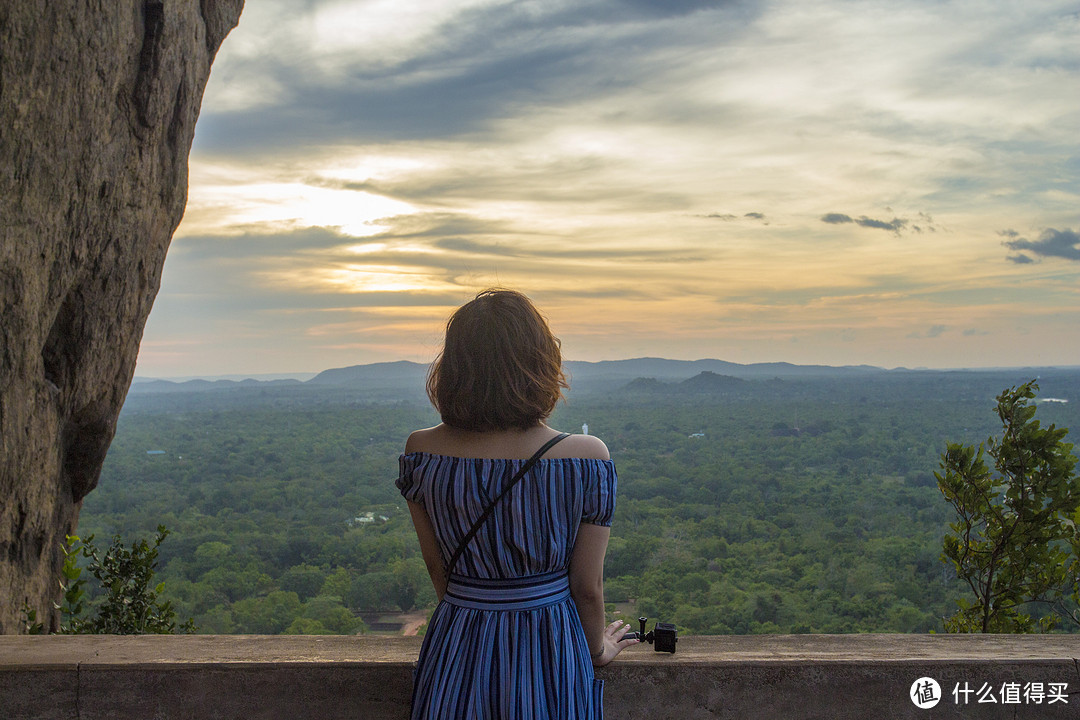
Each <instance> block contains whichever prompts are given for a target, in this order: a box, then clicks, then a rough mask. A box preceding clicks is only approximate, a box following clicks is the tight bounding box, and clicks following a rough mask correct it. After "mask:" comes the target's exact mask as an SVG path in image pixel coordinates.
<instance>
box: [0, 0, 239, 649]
mask: <svg viewBox="0 0 1080 720" xmlns="http://www.w3.org/2000/svg"><path fill="white" fill-rule="evenodd" d="M242 7H243V0H169V2H165V1H164V0H78V1H73V2H69V1H67V0H64V1H62V2H57V1H56V0H3V2H0V633H12V632H18V631H19V630H20V628H21V626H22V623H21V622H20V617H21V612H20V608H21V606H22V604H23V602H28V603H29V605H30V606H31V607H33V608H36V610H37V611H38V615H39V618H40V617H45V618H47V624H50V623H55V620H56V618H55V617H53V613H51V612H50V608H51V604H52V602H53V601H54V600H55V599H56V598H57V595H58V593H57V587H58V585H57V580H58V579H59V569H60V564H61V554H60V544H61V542H62V541H63V538H64V536H65V534H66V533H67V532H70V530H71V528H73V527H74V526H75V523H76V520H77V518H78V512H79V506H80V503H81V500H82V498H83V497H84V496H85V495H86V494H87V493H88V492H90V491H91V490H92V489H93V488H94V486H95V485H96V484H97V478H98V473H99V471H100V469H101V464H102V462H103V461H104V459H105V453H106V450H107V449H108V447H109V443H110V442H111V440H112V436H113V432H114V429H115V425H116V417H117V415H118V413H119V411H120V407H121V405H122V403H123V400H124V396H125V394H126V393H127V389H128V385H129V384H130V382H131V376H132V373H133V372H134V368H135V359H136V355H137V354H138V349H139V341H140V339H141V337H142V331H143V325H144V323H145V321H146V317H147V315H148V314H149V312H150V307H151V305H152V303H153V300H154V296H155V295H156V293H157V290H158V284H159V280H160V277H161V268H162V264H163V263H164V260H165V253H166V250H167V249H168V247H169V241H170V239H171V238H172V234H173V231H174V230H175V229H176V226H177V224H179V222H180V218H181V217H182V216H183V212H184V204H185V201H186V197H187V157H188V152H189V149H190V147H191V140H192V136H193V133H194V130H195V120H196V118H197V117H198V112H199V104H200V102H201V100H202V93H203V88H204V86H205V84H206V79H207V77H208V75H209V72H210V64H211V62H212V61H213V59H214V55H215V54H216V52H217V49H218V47H219V46H220V44H221V42H222V40H223V39H224V38H225V35H226V34H227V33H228V32H229V30H231V29H232V28H233V27H234V26H235V25H236V22H237V20H238V18H239V16H240V11H241V9H242Z"/></svg>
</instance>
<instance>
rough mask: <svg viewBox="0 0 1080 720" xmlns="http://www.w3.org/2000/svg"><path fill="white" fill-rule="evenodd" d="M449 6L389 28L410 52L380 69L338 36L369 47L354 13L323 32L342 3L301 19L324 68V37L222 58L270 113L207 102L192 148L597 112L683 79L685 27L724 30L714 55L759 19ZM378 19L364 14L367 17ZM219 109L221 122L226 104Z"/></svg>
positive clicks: (235, 151)
mask: <svg viewBox="0 0 1080 720" xmlns="http://www.w3.org/2000/svg"><path fill="white" fill-rule="evenodd" d="M456 4H457V5H459V6H462V7H458V8H454V9H437V8H432V10H431V13H429V14H431V15H433V16H434V17H435V18H436V21H435V22H436V24H435V25H432V24H431V23H432V21H431V20H427V21H424V20H422V19H419V18H417V17H415V16H414V15H415V14H410V13H404V12H403V13H402V15H403V17H389V18H386V19H385V22H386V23H390V22H391V21H394V22H396V23H399V24H401V28H400V29H398V28H396V27H395V29H394V31H393V32H387V33H386V34H387V35H388V36H389V37H391V38H392V37H393V36H395V35H397V34H400V35H402V36H404V37H405V38H407V42H405V43H404V44H403V45H401V44H400V43H399V44H396V45H394V46H393V47H387V48H385V51H384V52H383V53H382V54H375V55H374V56H373V55H372V54H371V53H370V51H368V50H366V49H365V43H363V42H353V43H351V44H349V43H347V42H345V39H344V38H339V37H338V36H341V35H343V34H344V29H345V28H348V27H355V28H356V31H357V32H360V33H365V30H364V27H365V24H370V23H371V22H372V21H374V23H375V24H378V23H379V22H381V21H382V20H380V18H379V17H377V16H376V17H373V18H371V20H369V21H368V22H367V23H366V22H365V19H364V13H363V12H360V10H359V9H355V10H351V11H349V12H348V13H343V12H338V13H337V15H339V16H340V17H337V18H336V21H337V22H338V23H340V24H341V25H342V28H337V29H335V28H333V27H325V26H327V25H333V23H332V22H329V20H335V18H334V17H332V13H330V12H329V11H330V10H334V11H338V10H339V9H340V8H335V7H333V5H339V6H343V5H344V3H337V4H324V5H323V8H321V14H320V9H316V10H314V11H312V12H311V13H310V14H309V18H308V19H309V20H310V21H311V22H309V23H307V24H308V25H311V24H313V23H314V24H315V25H316V26H317V29H318V27H323V30H324V32H330V33H333V35H334V37H335V38H337V39H335V40H334V42H333V43H331V45H332V46H333V47H334V48H335V49H336V50H337V52H336V54H334V55H332V56H323V55H320V52H322V51H320V50H319V49H318V48H319V47H320V46H322V45H325V44H326V43H325V39H324V38H322V39H321V38H320V37H319V35H318V32H315V33H314V36H307V37H305V36H303V35H297V36H295V37H292V36H290V37H289V39H288V42H287V43H285V44H286V45H295V46H299V47H300V48H302V51H301V52H299V53H298V54H288V55H284V56H280V57H278V56H275V55H273V54H272V53H271V52H269V51H270V50H271V49H270V48H267V52H266V53H264V54H260V55H251V56H248V57H236V58H230V57H229V53H228V51H226V52H225V53H224V56H223V57H222V58H221V59H220V60H219V61H218V63H219V64H216V65H215V69H214V72H215V75H217V74H221V75H224V76H227V77H236V81H235V83H233V84H234V85H237V86H242V85H243V86H251V85H257V86H260V87H267V88H271V87H272V88H274V91H273V92H272V93H271V92H269V91H268V92H267V95H270V96H271V97H272V99H271V100H269V104H265V103H263V104H259V105H255V106H252V107H250V108H243V107H240V108H232V109H230V110H226V111H215V103H214V99H215V97H214V93H213V92H211V94H210V98H209V100H208V101H207V102H206V103H205V104H204V111H203V114H202V117H201V118H200V121H199V133H198V139H197V148H198V149H199V150H201V151H208V152H212V153H215V154H219V155H225V154H229V155H245V154H250V153H254V152H258V151H259V150H260V149H263V150H265V149H266V148H287V147H292V148H296V147H297V146H321V145H325V144H326V143H327V142H358V141H359V142H389V141H406V140H407V141H418V140H432V139H439V140H445V139H447V138H451V137H459V138H461V137H474V136H476V135H478V134H481V133H490V132H492V131H493V127H494V125H495V124H496V123H498V122H500V121H502V120H505V119H507V118H515V117H522V116H527V115H529V114H530V111H531V109H533V108H536V107H546V106H552V105H565V104H567V103H570V102H577V101H580V102H586V101H587V102H595V101H597V100H598V99H600V98H603V97H606V96H612V95H617V94H619V93H622V92H624V91H626V90H633V89H634V88H635V85H636V84H637V83H638V82H639V80H640V78H641V77H642V75H643V74H644V73H649V74H651V75H653V76H655V75H657V74H658V73H660V72H662V71H663V69H664V68H665V66H666V65H667V64H672V65H673V66H675V67H677V64H676V62H677V60H676V58H672V57H666V56H667V46H668V45H670V44H671V33H673V32H674V33H678V28H680V27H685V26H687V25H688V24H691V23H693V22H694V21H693V19H691V18H689V17H687V16H688V15H690V14H694V13H698V12H704V11H708V12H710V13H712V14H713V15H716V16H720V17H723V18H724V19H725V22H723V23H719V25H718V26H719V27H720V28H721V30H722V35H721V36H720V37H719V38H716V40H717V41H722V40H723V38H724V37H726V36H730V35H733V34H735V33H737V32H738V29H739V28H740V27H745V25H746V23H747V22H748V21H749V19H750V18H751V17H752V16H753V14H754V13H755V12H756V9H755V6H754V5H753V4H748V3H744V2H719V3H718V2H708V1H706V0H680V1H679V2H673V3H666V2H658V1H656V0H603V1H599V2H585V3H549V4H543V3H514V2H488V3H456ZM387 5H392V3H387ZM278 12H280V13H281V16H280V17H279V22H280V23H282V24H285V25H286V26H296V27H297V28H304V27H305V23H304V22H302V18H298V17H292V15H293V13H287V12H286V11H278ZM378 12H379V9H378V8H377V7H376V8H371V9H370V13H371V14H372V15H373V16H374V15H377V13H378ZM287 15H288V16H289V17H288V18H287V19H286V16H287ZM320 18H322V19H323V20H324V21H323V22H321V23H320V22H318V21H319V20H320ZM266 24H267V25H269V22H267V23H266ZM294 32H295V33H300V32H302V31H301V30H296V31H294ZM321 40H323V41H322V42H321ZM372 41H373V42H375V43H376V44H383V43H385V42H392V41H391V40H385V39H380V38H373V39H372ZM305 43H306V44H307V47H306V48H304V45H305ZM241 78H243V83H241ZM224 82H225V81H224V80H223V83H224ZM211 89H212V90H213V88H211ZM240 89H242V87H238V90H240ZM222 99H223V104H222V107H226V108H227V107H228V105H227V102H226V101H227V100H228V95H227V94H223V98H222Z"/></svg>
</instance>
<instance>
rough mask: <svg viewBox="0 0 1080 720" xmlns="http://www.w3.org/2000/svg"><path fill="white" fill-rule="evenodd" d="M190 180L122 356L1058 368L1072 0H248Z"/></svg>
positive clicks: (194, 363) (193, 362)
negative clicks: (507, 346)
mask: <svg viewBox="0 0 1080 720" xmlns="http://www.w3.org/2000/svg"><path fill="white" fill-rule="evenodd" d="M190 180H191V186H190V193H189V202H188V209H187V214H186V216H185V219H184V221H183V223H182V224H181V226H180V228H179V230H178V231H177V234H176V237H175V239H174V241H173V245H172V249H171V251H170V254H169V258H168V260H167V261H166V265H165V275H164V279H163V283H162V289H161V293H160V295H159V296H158V299H157V302H156V305H155V308H154V311H153V313H152V314H151V316H150V320H149V322H148V324H147V329H146V333H145V336H144V341H143V346H142V352H141V355H140V360H139V368H138V374H140V375H143V376H159V377H168V376H190V375H215V374H226V373H274V372H301V371H317V370H321V369H324V368H328V367H341V366H344V365H353V364H359V363H369V362H378V361H384V360H397V359H409V360H417V361H424V362H426V361H428V360H430V359H431V357H432V355H433V354H434V353H435V351H436V350H437V348H438V344H439V341H440V331H441V328H442V325H443V323H444V322H445V320H446V318H447V316H448V315H449V313H450V312H451V311H452V309H453V308H454V307H456V306H458V305H460V304H461V303H462V302H464V301H466V300H468V299H469V298H470V297H471V296H472V295H473V294H474V293H475V292H476V291H477V290H479V289H481V288H484V287H487V286H491V285H502V286H508V287H514V288H518V289H521V290H523V291H525V292H526V293H527V294H529V295H530V296H531V297H532V298H533V299H534V300H535V301H537V303H538V304H539V305H540V306H541V308H542V309H543V310H544V312H545V313H546V314H547V315H548V317H549V319H550V321H551V324H552V327H553V329H554V330H555V332H556V334H558V335H559V336H560V337H561V338H562V340H563V349H564V355H565V356H566V357H568V358H570V359H576V360H601V359H615V358H626V357H640V356H646V355H649V356H664V357H672V358H684V359H696V358H702V357H714V358H720V359H724V360H730V361H734V362H762V361H789V362H795V363H826V364H831V365H845V364H858V363H868V364H873V365H879V366H883V367H897V366H907V367H916V366H930V367H973V366H995V365H996V366H1000V365H1028V364H1069V365H1076V364H1080V236H1078V234H1077V233H1078V230H1080V12H1078V6H1077V4H1076V3H1075V1H1074V0H1073V1H1070V2H1055V1H1047V2H1042V1H1040V0H1024V1H1023V2H1020V1H1005V0H967V1H964V2H950V1H948V0H945V1H942V0H933V1H930V0H905V2H900V3H898V2H884V1H874V2H861V1H859V0H845V1H843V2H841V1H838V0H775V1H770V2H758V1H756V0H745V1H735V0H732V1H726V2H701V1H699V0H667V1H665V2H661V1H660V0H566V1H563V0H516V1H513V2H506V1H502V0H303V1H301V0H248V2H247V8H246V10H245V11H244V15H243V17H242V18H241V21H240V26H239V27H238V28H237V29H236V30H235V31H233V33H232V35H230V36H229V38H228V39H227V40H226V42H225V44H224V46H223V48H222V50H221V52H220V54H219V55H218V59H217V62H216V63H215V65H214V70H213V73H212V76H211V80H210V84H209V86H208V88H207V92H206V97H205V100H204V103H203V110H202V116H201V118H200V120H199V125H198V130H197V134H196V140H195V146H194V148H193V151H192V155H191V176H190Z"/></svg>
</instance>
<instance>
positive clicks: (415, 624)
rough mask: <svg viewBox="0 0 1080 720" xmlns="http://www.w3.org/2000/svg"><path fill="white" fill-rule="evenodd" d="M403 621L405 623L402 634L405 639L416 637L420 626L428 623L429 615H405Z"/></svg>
mask: <svg viewBox="0 0 1080 720" xmlns="http://www.w3.org/2000/svg"><path fill="white" fill-rule="evenodd" d="M401 619H402V620H403V621H404V624H403V625H402V626H401V634H402V635H404V636H405V637H414V636H415V635H416V631H417V630H419V629H420V626H421V625H423V624H424V623H425V622H427V615H404V616H402V618H401Z"/></svg>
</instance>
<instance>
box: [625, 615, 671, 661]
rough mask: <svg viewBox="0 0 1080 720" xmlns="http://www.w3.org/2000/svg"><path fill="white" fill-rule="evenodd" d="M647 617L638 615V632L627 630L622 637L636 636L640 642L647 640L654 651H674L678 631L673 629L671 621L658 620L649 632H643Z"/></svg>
mask: <svg viewBox="0 0 1080 720" xmlns="http://www.w3.org/2000/svg"><path fill="white" fill-rule="evenodd" d="M648 620H649V618H647V617H639V618H638V623H640V625H641V631H640V632H628V633H626V634H625V635H623V638H636V639H638V640H641V641H642V642H647V643H649V644H650V645H652V646H653V650H655V651H656V652H668V653H674V652H675V644H676V643H677V642H679V633H678V631H677V630H676V629H675V625H674V624H673V623H665V622H658V623H656V624H655V625H654V626H653V629H652V630H650V631H649V632H645V623H646V622H648Z"/></svg>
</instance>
